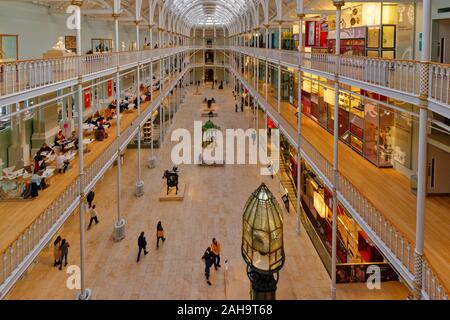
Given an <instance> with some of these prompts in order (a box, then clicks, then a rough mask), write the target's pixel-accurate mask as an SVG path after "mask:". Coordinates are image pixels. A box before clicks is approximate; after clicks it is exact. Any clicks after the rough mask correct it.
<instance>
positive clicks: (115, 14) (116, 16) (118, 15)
mask: <svg viewBox="0 0 450 320" xmlns="http://www.w3.org/2000/svg"><path fill="white" fill-rule="evenodd" d="M112 17H113V18H114V19H119V17H120V13H115V12H114V13H113V14H112Z"/></svg>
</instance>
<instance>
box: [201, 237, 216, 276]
mask: <svg viewBox="0 0 450 320" xmlns="http://www.w3.org/2000/svg"><path fill="white" fill-rule="evenodd" d="M202 259H203V260H204V262H205V277H206V283H207V284H209V285H211V281H210V280H209V276H210V269H211V267H212V266H214V269H216V270H218V268H220V267H221V265H220V243H219V241H217V239H216V238H213V239H212V244H211V245H210V246H209V247H208V248H206V251H205V253H204V254H203V256H202Z"/></svg>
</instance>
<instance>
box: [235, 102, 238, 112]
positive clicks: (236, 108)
mask: <svg viewBox="0 0 450 320" xmlns="http://www.w3.org/2000/svg"><path fill="white" fill-rule="evenodd" d="M234 109H235V111H236V112H238V106H237V103H236V105H235V107H234Z"/></svg>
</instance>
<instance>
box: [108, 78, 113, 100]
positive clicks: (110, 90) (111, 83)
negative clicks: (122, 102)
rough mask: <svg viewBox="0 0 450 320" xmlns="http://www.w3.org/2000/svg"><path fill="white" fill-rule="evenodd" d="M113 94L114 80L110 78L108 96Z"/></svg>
mask: <svg viewBox="0 0 450 320" xmlns="http://www.w3.org/2000/svg"><path fill="white" fill-rule="evenodd" d="M112 95H113V82H112V80H108V97H111V96H112Z"/></svg>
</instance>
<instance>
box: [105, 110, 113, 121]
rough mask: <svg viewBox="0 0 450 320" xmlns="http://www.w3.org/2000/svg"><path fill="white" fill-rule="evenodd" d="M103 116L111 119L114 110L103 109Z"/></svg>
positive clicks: (107, 119)
mask: <svg viewBox="0 0 450 320" xmlns="http://www.w3.org/2000/svg"><path fill="white" fill-rule="evenodd" d="M103 118H105V120H106V121H109V120H111V119H112V118H113V111H112V110H111V109H109V108H106V109H105V110H104V111H103Z"/></svg>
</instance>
